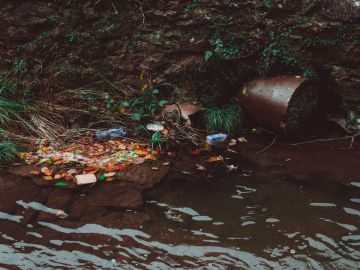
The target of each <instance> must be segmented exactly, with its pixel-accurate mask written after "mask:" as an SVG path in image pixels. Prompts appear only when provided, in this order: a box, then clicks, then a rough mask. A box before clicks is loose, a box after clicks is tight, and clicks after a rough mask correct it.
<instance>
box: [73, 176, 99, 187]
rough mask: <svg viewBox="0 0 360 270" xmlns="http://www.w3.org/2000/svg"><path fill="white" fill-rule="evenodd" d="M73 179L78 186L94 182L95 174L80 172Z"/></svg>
mask: <svg viewBox="0 0 360 270" xmlns="http://www.w3.org/2000/svg"><path fill="white" fill-rule="evenodd" d="M75 181H76V184H77V185H78V186H80V185H87V184H92V183H95V182H96V176H95V174H81V175H76V176H75Z"/></svg>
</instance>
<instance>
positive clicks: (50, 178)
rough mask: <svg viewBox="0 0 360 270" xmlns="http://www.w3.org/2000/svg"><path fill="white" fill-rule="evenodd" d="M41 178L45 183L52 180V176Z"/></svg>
mask: <svg viewBox="0 0 360 270" xmlns="http://www.w3.org/2000/svg"><path fill="white" fill-rule="evenodd" d="M43 178H44V180H46V181H51V180H53V178H52V176H49V175H48V176H43Z"/></svg>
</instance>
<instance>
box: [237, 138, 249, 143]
mask: <svg viewBox="0 0 360 270" xmlns="http://www.w3.org/2000/svg"><path fill="white" fill-rule="evenodd" d="M238 141H239V142H241V143H247V139H246V138H245V137H240V138H238Z"/></svg>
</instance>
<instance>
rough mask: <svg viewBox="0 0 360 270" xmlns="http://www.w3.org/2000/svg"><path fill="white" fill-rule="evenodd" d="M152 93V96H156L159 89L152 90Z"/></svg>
mask: <svg viewBox="0 0 360 270" xmlns="http://www.w3.org/2000/svg"><path fill="white" fill-rule="evenodd" d="M152 93H153V94H154V95H156V94H159V93H160V91H159V89H154V90H152Z"/></svg>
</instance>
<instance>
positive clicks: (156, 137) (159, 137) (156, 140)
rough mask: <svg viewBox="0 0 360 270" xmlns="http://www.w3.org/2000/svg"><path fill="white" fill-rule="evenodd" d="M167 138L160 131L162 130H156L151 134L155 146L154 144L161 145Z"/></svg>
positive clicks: (152, 144)
mask: <svg viewBox="0 0 360 270" xmlns="http://www.w3.org/2000/svg"><path fill="white" fill-rule="evenodd" d="M165 141H166V138H165V137H163V136H162V135H161V133H160V131H156V132H155V133H154V134H153V135H152V136H151V146H152V147H153V148H154V146H156V145H159V144H160V143H162V142H165Z"/></svg>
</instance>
